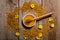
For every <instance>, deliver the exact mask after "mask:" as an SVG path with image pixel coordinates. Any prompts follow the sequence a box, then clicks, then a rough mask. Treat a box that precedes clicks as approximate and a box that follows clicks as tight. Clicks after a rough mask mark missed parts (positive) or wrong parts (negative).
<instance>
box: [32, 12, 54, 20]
mask: <svg viewBox="0 0 60 40" xmlns="http://www.w3.org/2000/svg"><path fill="white" fill-rule="evenodd" d="M52 14H53V12H50V13H47V14H45V15H42V16H40V17H37V18H34V19H32V20H39V19H42V18H44V17H47V16H50V15H52Z"/></svg>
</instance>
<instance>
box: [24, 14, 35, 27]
mask: <svg viewBox="0 0 60 40" xmlns="http://www.w3.org/2000/svg"><path fill="white" fill-rule="evenodd" d="M34 18H35V16H34V15H32V14H27V15H25V16H24V18H23V24H24V25H25V26H27V27H32V26H34V25H35V23H36V20H33V21H30V22H28V23H27V21H29V20H32V19H34Z"/></svg>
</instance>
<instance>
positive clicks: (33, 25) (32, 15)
mask: <svg viewBox="0 0 60 40" xmlns="http://www.w3.org/2000/svg"><path fill="white" fill-rule="evenodd" d="M27 15H32V16H33V17H34V18H36V16H35V15H33V14H30V13H28V14H26V15H24V17H23V24H24V25H25V26H27V27H32V26H34V25H35V24H36V20H35V23H34V24H33V25H32V26H28V25H26V24H25V23H24V18H25V16H27Z"/></svg>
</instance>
